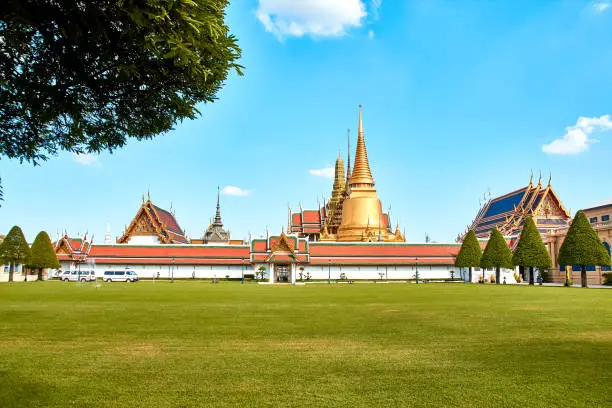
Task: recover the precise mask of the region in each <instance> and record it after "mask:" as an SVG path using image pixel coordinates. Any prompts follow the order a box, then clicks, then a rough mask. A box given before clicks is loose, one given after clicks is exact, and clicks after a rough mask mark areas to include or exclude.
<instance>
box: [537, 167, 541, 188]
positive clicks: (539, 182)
mask: <svg viewBox="0 0 612 408" xmlns="http://www.w3.org/2000/svg"><path fill="white" fill-rule="evenodd" d="M538 187H542V170H540V178H539V179H538Z"/></svg>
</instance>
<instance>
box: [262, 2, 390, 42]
mask: <svg viewBox="0 0 612 408" xmlns="http://www.w3.org/2000/svg"><path fill="white" fill-rule="evenodd" d="M380 1H381V0H373V1H372V3H371V6H372V10H373V13H375V14H376V12H377V9H378V7H380ZM367 15H368V13H367V11H366V6H365V4H364V2H363V1H362V0H309V1H300V0H259V7H258V8H257V11H256V16H257V19H258V20H259V21H260V22H261V23H262V24H263V26H264V27H265V29H266V31H268V32H271V33H273V34H274V35H276V36H277V37H279V38H283V37H285V36H293V37H303V36H305V35H311V36H313V37H328V36H332V37H333V36H342V35H344V34H346V31H347V30H348V29H349V28H353V27H360V26H361V25H362V21H363V19H364V18H365V17H366V16H367Z"/></svg>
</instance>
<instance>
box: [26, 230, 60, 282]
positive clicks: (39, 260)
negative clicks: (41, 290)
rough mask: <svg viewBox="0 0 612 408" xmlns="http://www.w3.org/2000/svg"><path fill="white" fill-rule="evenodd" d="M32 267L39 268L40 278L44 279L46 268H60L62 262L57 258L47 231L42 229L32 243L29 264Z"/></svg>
mask: <svg viewBox="0 0 612 408" xmlns="http://www.w3.org/2000/svg"><path fill="white" fill-rule="evenodd" d="M28 266H29V267H30V268H32V269H37V270H38V280H42V279H43V277H42V274H43V269H44V268H53V269H59V267H60V263H59V261H58V260H57V254H56V253H55V248H53V244H51V239H50V238H49V235H48V234H47V233H46V232H45V231H41V232H39V233H38V235H37V236H36V239H34V243H33V244H32V258H31V259H30V263H29V265H28Z"/></svg>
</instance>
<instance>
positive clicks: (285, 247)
mask: <svg viewBox="0 0 612 408" xmlns="http://www.w3.org/2000/svg"><path fill="white" fill-rule="evenodd" d="M271 250H272V252H290V253H294V251H295V248H294V246H293V242H291V241H289V239H288V238H287V235H285V232H284V231H283V232H281V235H280V237H279V239H278V241H276V242H275V243H274V244H273V245H272V247H271Z"/></svg>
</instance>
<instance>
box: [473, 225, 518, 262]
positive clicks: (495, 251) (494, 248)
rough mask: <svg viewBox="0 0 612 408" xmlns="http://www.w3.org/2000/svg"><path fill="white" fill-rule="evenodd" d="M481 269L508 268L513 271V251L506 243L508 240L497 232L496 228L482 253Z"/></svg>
mask: <svg viewBox="0 0 612 408" xmlns="http://www.w3.org/2000/svg"><path fill="white" fill-rule="evenodd" d="M480 267H481V268H506V269H511V268H512V267H513V265H512V251H510V247H508V244H507V243H506V240H505V239H504V237H503V236H502V234H500V232H499V231H498V230H497V228H494V229H493V231H491V236H490V237H489V242H487V246H486V248H485V250H484V252H483V253H482V258H481V259H480Z"/></svg>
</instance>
